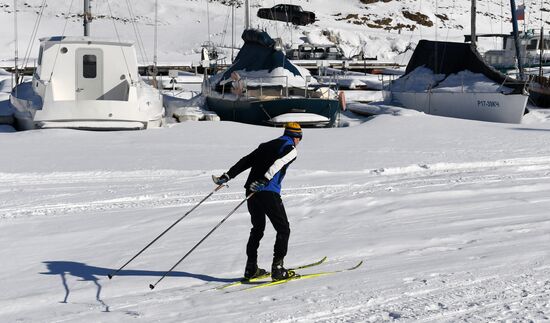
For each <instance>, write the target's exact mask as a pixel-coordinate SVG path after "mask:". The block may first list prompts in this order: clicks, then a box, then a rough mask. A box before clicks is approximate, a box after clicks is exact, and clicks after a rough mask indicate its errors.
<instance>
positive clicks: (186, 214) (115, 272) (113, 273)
mask: <svg viewBox="0 0 550 323" xmlns="http://www.w3.org/2000/svg"><path fill="white" fill-rule="evenodd" d="M224 186H225V184H220V185H218V187H216V188H215V189H214V190H213V191H212V192H210V194H208V195H206V196H205V197H204V198H203V199H202V200H201V201H200V202H199V203H198V204H197V205H195V206H194V207H193V208H192V209H191V210H189V211H187V213H185V214H184V215H183V216H182V217H181V218H179V219H178V220H177V221H176V222H174V223H172V225H171V226H169V227H168V229H166V230H164V231H163V232H162V233H161V234H160V235H158V236H157V237H156V238H155V239H154V240H153V241H151V242H149V244H148V245H146V246H145V248H143V249H141V250H140V251H139V252H138V253H137V254H135V255H134V256H133V257H132V258H131V259H130V260H128V261H127V262H126V263H125V264H124V265H122V267H120V268H119V269H117V270H116V271H114V272H112V273H110V274H109V275H107V277H109V279H111V278H113V277H114V276H115V275H116V274H118V272H119V271H121V270H122V268H124V267H126V265H128V264H129V263H130V262H132V260H134V259H136V258H137V256H139V255H141V253H142V252H144V251H145V250H146V249H147V248H149V247H150V246H151V245H152V244H153V243H155V242H156V241H157V240H158V239H160V237H162V236H163V235H164V234H165V233H166V232H168V231H170V229H172V228H173V227H174V226H175V225H176V224H178V223H179V222H180V221H181V220H183V219H184V218H185V217H186V216H188V215H189V213H191V212H193V211H194V210H195V209H196V208H197V207H199V205H201V204H202V203H203V202H204V201H206V200H207V199H208V198H209V197H210V196H212V194H214V193H215V192H217V191H219V190H220V189H221V188H222V187H224Z"/></svg>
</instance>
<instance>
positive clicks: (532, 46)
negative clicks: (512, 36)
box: [527, 39, 539, 50]
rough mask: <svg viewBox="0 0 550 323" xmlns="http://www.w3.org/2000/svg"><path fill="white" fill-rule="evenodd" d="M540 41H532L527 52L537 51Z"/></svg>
mask: <svg viewBox="0 0 550 323" xmlns="http://www.w3.org/2000/svg"><path fill="white" fill-rule="evenodd" d="M538 42H539V40H538V39H531V41H530V42H529V44H527V50H535V49H537V44H538Z"/></svg>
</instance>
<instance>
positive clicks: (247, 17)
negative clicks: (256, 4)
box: [244, 0, 250, 29]
mask: <svg viewBox="0 0 550 323" xmlns="http://www.w3.org/2000/svg"><path fill="white" fill-rule="evenodd" d="M249 28H250V3H248V0H245V5H244V29H249Z"/></svg>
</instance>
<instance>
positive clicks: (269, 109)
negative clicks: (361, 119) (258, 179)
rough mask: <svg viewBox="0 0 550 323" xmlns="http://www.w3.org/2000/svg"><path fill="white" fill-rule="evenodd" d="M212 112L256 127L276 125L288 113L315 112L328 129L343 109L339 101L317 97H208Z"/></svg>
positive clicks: (222, 117)
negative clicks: (275, 120) (273, 122)
mask: <svg viewBox="0 0 550 323" xmlns="http://www.w3.org/2000/svg"><path fill="white" fill-rule="evenodd" d="M206 102H207V105H208V109H210V110H211V111H214V112H216V114H217V115H218V116H220V118H221V120H225V121H236V122H242V123H248V124H255V125H268V124H272V122H270V120H272V119H273V118H274V117H276V116H279V115H282V114H287V113H312V114H317V115H320V116H324V117H326V118H327V119H328V120H329V122H328V126H331V125H333V124H334V122H335V120H336V114H337V112H338V110H339V107H340V105H339V102H338V100H331V99H317V98H279V99H273V100H266V101H262V100H230V99H226V98H218V97H211V96H207V97H206Z"/></svg>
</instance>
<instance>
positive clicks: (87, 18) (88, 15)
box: [83, 0, 92, 36]
mask: <svg viewBox="0 0 550 323" xmlns="http://www.w3.org/2000/svg"><path fill="white" fill-rule="evenodd" d="M91 22H92V6H91V5H90V0H84V14H83V25H84V36H90V23H91Z"/></svg>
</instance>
